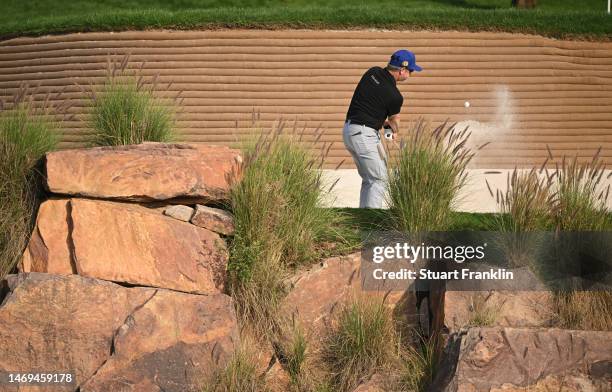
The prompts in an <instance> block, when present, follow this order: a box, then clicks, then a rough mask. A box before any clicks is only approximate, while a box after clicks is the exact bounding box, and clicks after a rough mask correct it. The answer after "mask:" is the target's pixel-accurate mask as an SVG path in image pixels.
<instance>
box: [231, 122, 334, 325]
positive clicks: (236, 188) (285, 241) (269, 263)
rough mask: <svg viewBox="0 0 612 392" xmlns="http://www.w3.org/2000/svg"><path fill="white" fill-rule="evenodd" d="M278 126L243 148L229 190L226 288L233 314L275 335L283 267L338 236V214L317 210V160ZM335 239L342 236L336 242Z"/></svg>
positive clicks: (304, 260) (314, 256)
mask: <svg viewBox="0 0 612 392" xmlns="http://www.w3.org/2000/svg"><path fill="white" fill-rule="evenodd" d="M283 129H284V125H283V124H282V123H279V124H278V127H277V128H276V129H275V130H273V132H271V133H270V134H268V135H264V134H262V136H261V137H260V138H259V139H258V140H251V141H249V142H247V143H245V145H244V147H243V150H244V151H243V155H244V160H243V164H242V166H241V168H240V169H239V170H238V171H237V172H236V173H234V176H233V179H232V189H231V192H230V199H231V209H232V211H233V213H234V222H235V226H236V230H235V234H234V238H233V240H232V243H231V245H230V263H229V266H228V269H229V272H230V291H231V293H232V295H233V296H234V298H235V299H236V305H237V310H238V313H239V314H240V315H241V317H242V318H243V319H244V320H246V321H248V322H249V323H251V324H253V326H254V329H255V330H257V331H260V332H261V333H263V334H269V333H270V332H274V333H278V325H277V324H278V322H277V321H275V320H276V319H277V317H275V314H276V311H277V310H278V306H279V305H280V302H281V300H282V298H283V297H284V295H285V288H284V284H283V280H284V278H285V277H286V276H287V274H288V272H289V271H290V270H292V269H294V268H297V267H299V266H304V265H309V264H311V263H313V262H314V261H316V260H318V258H319V256H320V255H321V254H322V252H323V250H322V249H321V247H320V245H321V244H322V243H324V242H325V241H329V240H332V241H335V240H338V238H341V234H340V232H339V229H338V227H339V226H340V223H341V222H342V221H343V219H344V215H343V214H342V213H341V212H340V211H339V210H335V209H329V208H321V203H322V201H323V198H324V196H325V191H324V190H323V189H322V188H323V183H322V179H321V171H320V170H318V169H320V167H321V165H322V164H323V159H324V156H325V154H326V152H327V151H329V148H327V147H328V146H324V147H323V149H322V152H321V155H320V156H318V157H316V156H314V155H313V154H312V152H311V151H310V150H309V149H308V148H307V147H306V146H305V145H304V144H302V143H300V139H299V138H298V136H297V135H296V134H295V130H294V132H293V133H291V132H289V133H284V132H283ZM340 241H342V240H340Z"/></svg>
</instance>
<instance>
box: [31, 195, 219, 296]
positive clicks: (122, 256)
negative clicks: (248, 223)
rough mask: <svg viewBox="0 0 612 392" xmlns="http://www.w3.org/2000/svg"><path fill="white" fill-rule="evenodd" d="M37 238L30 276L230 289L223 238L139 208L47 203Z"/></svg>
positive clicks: (210, 290)
mask: <svg viewBox="0 0 612 392" xmlns="http://www.w3.org/2000/svg"><path fill="white" fill-rule="evenodd" d="M32 238H33V240H32V241H31V242H30V244H29V245H28V248H27V250H26V252H25V256H24V261H23V263H22V271H24V272H31V271H35V272H53V273H77V274H79V275H82V276H88V277H92V278H98V279H104V280H109V281H114V282H122V283H129V284H133V285H139V286H150V287H157V288H168V289H173V290H178V291H184V292H189V293H200V294H210V293H218V292H220V291H222V290H223V288H224V282H225V270H226V266H227V257H228V255H227V250H226V245H225V242H224V241H223V240H222V239H221V238H220V237H219V235H218V234H216V233H213V232H212V231H209V230H206V229H204V228H200V227H196V226H194V225H191V224H189V223H185V222H181V221H178V220H176V219H173V218H170V217H167V216H164V215H162V214H161V213H160V212H159V211H157V210H153V209H149V208H145V207H142V206H140V205H136V204H127V203H115V202H108V201H96V200H87V199H64V200H51V201H47V202H45V203H43V205H42V206H41V213H40V214H39V216H38V221H37V226H36V229H35V235H34V236H33V237H32Z"/></svg>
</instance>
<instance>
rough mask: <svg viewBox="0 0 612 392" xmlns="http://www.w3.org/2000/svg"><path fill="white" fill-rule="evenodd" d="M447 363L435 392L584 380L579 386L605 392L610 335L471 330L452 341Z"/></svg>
mask: <svg viewBox="0 0 612 392" xmlns="http://www.w3.org/2000/svg"><path fill="white" fill-rule="evenodd" d="M453 346H454V347H453ZM445 361H446V363H445V364H444V365H443V366H442V367H441V368H440V371H439V373H438V380H437V384H436V385H435V390H440V391H445V392H468V391H469V392H480V391H483V392H484V391H491V390H495V391H506V390H507V391H524V390H534V389H533V388H535V387H536V386H540V387H542V388H543V387H544V386H551V385H555V383H556V382H558V381H559V380H564V379H567V380H574V382H578V381H576V380H583V381H584V383H583V385H586V383H587V382H588V383H590V384H591V385H593V386H601V385H604V384H605V386H606V387H605V388H604V389H601V391H608V390H610V387H612V384H610V381H611V376H612V332H606V331H573V330H562V329H545V328H533V329H530V328H500V327H493V328H472V329H470V330H468V331H467V333H465V334H464V335H461V336H460V337H457V336H455V337H454V339H452V340H451V343H450V345H449V349H448V350H447V352H446V355H445ZM444 379H445V381H446V382H443V381H442V380H444ZM585 380H586V381H585ZM444 384H445V385H444ZM579 384H580V383H578V384H576V385H579ZM567 385H569V384H567ZM530 388H531V389H530ZM577 388H578V387H577ZM597 388H599V387H597ZM542 390H546V389H542ZM555 390H559V389H555ZM563 390H567V391H583V389H563ZM591 390H594V391H597V390H598V389H591Z"/></svg>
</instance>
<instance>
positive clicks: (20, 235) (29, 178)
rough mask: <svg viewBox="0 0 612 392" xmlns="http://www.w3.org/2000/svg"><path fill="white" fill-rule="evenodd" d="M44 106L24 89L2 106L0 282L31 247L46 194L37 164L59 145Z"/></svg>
mask: <svg viewBox="0 0 612 392" xmlns="http://www.w3.org/2000/svg"><path fill="white" fill-rule="evenodd" d="M44 102H45V103H44V104H43V107H38V108H35V107H34V106H33V105H32V104H31V101H30V100H29V90H28V88H27V87H22V88H21V89H20V90H19V91H18V92H17V93H16V94H15V96H14V97H13V100H12V102H11V103H2V105H0V279H2V278H3V277H4V276H5V275H6V274H7V273H9V272H10V271H11V270H12V269H13V267H14V266H15V265H16V263H17V262H18V261H19V259H20V258H21V255H22V252H23V250H24V248H25V246H26V244H27V241H28V238H29V236H30V233H31V231H32V226H33V225H32V223H33V221H34V219H35V214H36V211H37V209H38V204H39V202H40V198H41V193H42V188H41V186H40V183H41V175H40V170H39V169H40V168H38V167H37V164H38V162H39V160H40V158H41V157H42V156H43V155H44V154H45V153H46V152H48V151H50V150H53V149H54V148H55V146H56V144H57V135H56V133H55V132H54V127H55V126H54V123H53V121H52V120H53V119H52V118H51V116H52V110H51V109H52V108H51V107H49V106H47V102H48V101H47V100H45V101H44ZM64 109H65V108H59V109H58V111H60V112H61V111H62V110H64Z"/></svg>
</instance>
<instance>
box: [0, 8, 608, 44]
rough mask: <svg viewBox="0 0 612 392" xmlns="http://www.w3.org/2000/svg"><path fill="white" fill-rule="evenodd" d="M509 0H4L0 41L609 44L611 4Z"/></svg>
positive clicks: (0, 24) (0, 18) (0, 21)
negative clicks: (417, 33)
mask: <svg viewBox="0 0 612 392" xmlns="http://www.w3.org/2000/svg"><path fill="white" fill-rule="evenodd" d="M510 3H511V2H510V0H491V1H487V0H463V1H461V0H459V1H451V0H413V1H402V0H382V1H380V2H377V4H371V5H370V4H366V3H365V2H363V1H341V0H330V1H323V0H315V1H306V0H284V1H279V0H267V1H266V0H260V1H254V2H250V1H245V0H239V1H236V0H229V1H218V0H212V1H206V0H204V1H197V0H175V1H161V0H153V1H145V0H132V1H125V2H124V1H118V0H113V1H105V2H101V1H93V0H74V1H68V0H58V1H29V2H23V1H19V0H8V1H7V0H5V1H4V2H3V12H2V16H0V36H1V37H5V38H7V37H13V36H19V35H41V34H48V33H63V32H76V31H107V30H140V29H150V28H176V29H201V28H219V27H243V28H281V27H288V28H357V27H378V28H402V29H452V30H476V31H480V30H488V31H511V32H523V33H537V34H542V35H547V36H553V37H565V36H573V37H587V38H589V37H592V38H600V39H601V38H604V39H607V38H609V37H610V36H611V35H612V23H610V17H609V16H608V15H607V14H606V12H605V7H606V4H605V1H599V0H588V1H581V2H575V1H568V0H561V1H556V0H542V1H538V7H537V9H536V10H516V9H512V8H511V7H510Z"/></svg>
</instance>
